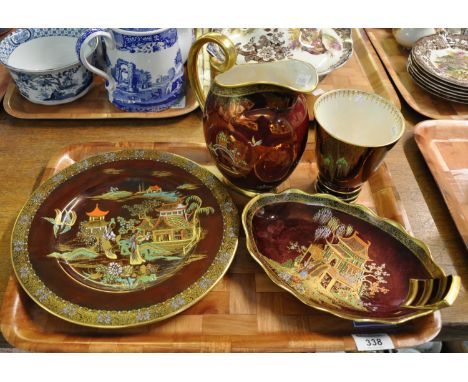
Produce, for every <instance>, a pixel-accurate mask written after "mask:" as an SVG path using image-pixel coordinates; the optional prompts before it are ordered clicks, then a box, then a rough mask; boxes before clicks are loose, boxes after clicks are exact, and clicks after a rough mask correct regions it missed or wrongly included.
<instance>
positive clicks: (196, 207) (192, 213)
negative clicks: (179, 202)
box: [184, 195, 214, 226]
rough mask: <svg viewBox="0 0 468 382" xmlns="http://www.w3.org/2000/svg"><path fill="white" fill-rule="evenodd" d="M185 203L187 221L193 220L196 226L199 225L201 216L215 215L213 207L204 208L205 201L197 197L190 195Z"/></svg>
mask: <svg viewBox="0 0 468 382" xmlns="http://www.w3.org/2000/svg"><path fill="white" fill-rule="evenodd" d="M184 203H185V204H186V205H187V209H186V212H187V219H188V220H191V221H192V222H193V224H194V225H197V226H198V225H199V224H200V221H199V215H200V214H201V215H209V214H212V213H214V208H213V207H202V204H203V201H202V199H201V198H200V197H199V196H197V195H190V196H188V197H186V198H185V200H184Z"/></svg>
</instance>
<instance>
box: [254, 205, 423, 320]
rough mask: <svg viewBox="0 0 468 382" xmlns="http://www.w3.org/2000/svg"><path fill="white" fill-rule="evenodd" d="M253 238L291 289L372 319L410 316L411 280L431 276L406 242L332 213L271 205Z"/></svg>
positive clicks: (258, 216)
mask: <svg viewBox="0 0 468 382" xmlns="http://www.w3.org/2000/svg"><path fill="white" fill-rule="evenodd" d="M252 234H253V238H254V241H255V245H256V246H257V248H258V251H259V252H260V254H261V255H262V256H261V259H260V260H262V262H263V263H264V265H266V266H267V268H269V269H270V270H271V271H273V272H274V273H275V274H276V275H277V276H278V277H279V278H280V279H282V282H284V283H285V284H286V285H288V286H289V287H292V288H293V289H295V290H296V292H297V291H301V290H305V292H302V295H303V297H305V298H306V299H309V300H311V301H320V303H321V305H323V306H327V305H328V306H334V307H337V306H339V307H340V308H341V309H342V311H345V312H349V313H353V314H356V313H358V314H359V315H361V316H362V317H368V318H370V319H371V318H373V317H374V318H375V317H389V316H391V317H399V316H402V315H405V314H407V313H408V309H406V308H401V307H400V305H401V303H402V302H403V301H404V299H405V297H406V295H407V293H408V287H409V280H410V279H411V278H427V277H429V273H428V271H427V270H426V269H425V267H424V265H423V264H422V263H421V262H420V261H419V260H418V259H417V257H416V256H414V255H413V254H411V253H410V252H409V251H410V250H409V249H408V248H407V247H405V245H403V244H402V243H401V242H400V241H398V240H396V239H395V238H393V237H392V236H391V235H390V234H388V233H387V232H385V231H383V230H381V229H379V228H377V227H375V226H373V225H372V224H371V223H369V222H366V221H364V220H361V219H358V218H355V217H353V216H350V215H348V214H345V213H343V212H340V211H336V210H334V209H331V208H324V207H321V206H313V205H307V204H302V203H296V202H282V203H274V204H271V205H267V206H265V207H263V208H260V209H259V210H258V211H257V212H256V213H255V215H254V217H253V219H252ZM339 282H341V284H340V283H339ZM332 283H335V286H334V285H332ZM345 284H346V285H345ZM338 285H339V286H340V287H339V288H337V286H338ZM335 292H336V293H335ZM338 292H340V293H342V294H343V296H345V297H346V299H345V298H342V297H343V296H340V295H339V293H338Z"/></svg>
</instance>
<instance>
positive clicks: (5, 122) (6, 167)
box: [0, 100, 468, 347]
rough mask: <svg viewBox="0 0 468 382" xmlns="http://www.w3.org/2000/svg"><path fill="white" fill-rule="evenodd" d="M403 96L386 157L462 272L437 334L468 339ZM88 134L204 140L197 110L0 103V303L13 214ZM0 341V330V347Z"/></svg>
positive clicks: (423, 222)
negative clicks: (169, 112) (119, 112)
mask: <svg viewBox="0 0 468 382" xmlns="http://www.w3.org/2000/svg"><path fill="white" fill-rule="evenodd" d="M401 101H402V111H403V114H404V116H405V118H406V120H407V130H406V132H405V135H404V136H403V138H402V139H401V141H400V142H399V143H398V144H397V145H396V146H395V148H394V149H393V150H392V151H391V152H390V154H389V155H388V157H387V160H386V162H387V165H388V167H389V170H390V172H391V174H392V177H393V181H394V183H395V186H396V189H397V190H398V192H399V194H400V197H401V199H402V201H403V204H404V207H405V209H406V211H407V213H408V217H409V220H410V224H411V227H412V230H413V233H414V235H415V236H416V237H418V238H420V239H422V240H423V241H425V242H426V243H427V244H428V245H429V247H430V248H431V250H432V253H433V255H434V257H435V259H436V261H437V263H438V264H440V265H441V266H442V268H443V269H444V270H445V271H446V272H447V273H456V274H458V275H460V276H461V277H462V288H461V291H460V295H459V297H458V299H457V301H456V303H455V304H454V306H452V307H450V308H447V309H444V310H443V311H442V320H443V328H442V331H441V333H440V334H439V336H438V337H437V339H438V340H445V341H449V340H468V294H467V293H466V290H467V287H468V253H466V250H465V247H464V244H463V242H462V240H461V238H460V236H459V234H458V232H457V229H456V227H455V225H454V223H453V220H452V218H451V216H450V214H449V211H448V209H447V207H446V205H445V203H444V201H443V198H442V195H441V194H440V192H439V190H438V187H437V184H436V183H435V181H434V180H433V178H432V176H431V173H430V171H429V169H428V167H427V165H426V163H425V162H424V159H423V157H422V155H421V154H420V152H419V150H418V148H417V146H416V143H415V141H414V138H413V127H414V125H415V124H416V123H418V122H419V121H421V120H423V119H424V118H423V117H422V116H420V115H418V114H417V113H416V112H414V111H412V110H411V109H410V108H409V107H408V105H407V104H406V103H405V102H404V101H403V100H401ZM90 141H95V142H98V141H101V142H102V141H110V142H119V141H140V142H141V141H161V142H163V141H165V142H171V141H174V142H204V139H203V131H202V123H201V112H200V110H199V109H197V110H196V111H194V112H192V113H190V114H188V115H186V116H183V117H177V118H173V119H165V120H87V121H79V120H68V121H65V120H63V121H61V120H55V121H52V120H42V121H35V120H20V119H15V118H13V117H10V116H9V115H8V114H6V113H5V111H4V110H3V109H2V110H0V169H1V170H0V171H1V172H0V174H1V177H0V181H1V183H0V211H1V213H0V303H1V302H2V301H3V295H4V291H5V287H6V284H7V281H8V277H9V274H10V273H11V271H12V269H11V265H10V250H9V243H10V235H11V231H12V228H13V224H14V221H15V218H16V215H17V214H18V212H19V210H20V209H21V207H22V205H23V204H24V203H25V202H26V200H27V199H28V196H29V194H30V193H31V191H32V190H33V189H34V187H35V186H37V182H38V179H40V175H41V173H42V171H43V169H44V166H45V165H46V163H47V161H48V160H49V158H50V157H51V156H52V155H53V154H55V153H56V152H57V151H58V150H60V149H61V148H62V147H64V146H66V145H69V144H71V143H80V142H90ZM2 342H4V339H3V338H2V337H0V347H1V345H4V343H2Z"/></svg>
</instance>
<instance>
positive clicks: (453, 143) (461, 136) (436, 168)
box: [414, 121, 468, 249]
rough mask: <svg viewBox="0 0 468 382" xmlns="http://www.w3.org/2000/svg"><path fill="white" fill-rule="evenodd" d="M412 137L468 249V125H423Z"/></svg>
mask: <svg viewBox="0 0 468 382" xmlns="http://www.w3.org/2000/svg"><path fill="white" fill-rule="evenodd" d="M414 137H415V139H416V143H417V144H418V146H419V149H420V150H421V152H422V154H423V156H424V159H425V160H426V163H427V165H428V166H429V169H430V170H431V172H432V175H433V176H434V178H435V180H436V182H437V185H438V186H439V188H440V191H441V193H442V195H443V197H444V199H445V203H447V206H448V208H449V211H450V213H451V215H452V218H453V220H454V221H455V225H456V226H457V228H458V231H459V232H460V235H461V237H462V239H463V241H464V242H465V246H466V248H467V249H468V155H467V152H468V121H424V122H421V123H419V124H417V125H416V127H415V128H414Z"/></svg>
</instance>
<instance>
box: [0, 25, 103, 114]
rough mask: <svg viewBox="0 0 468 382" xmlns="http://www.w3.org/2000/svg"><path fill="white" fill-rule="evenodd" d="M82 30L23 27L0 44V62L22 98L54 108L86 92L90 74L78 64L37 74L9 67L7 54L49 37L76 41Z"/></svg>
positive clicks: (89, 83) (90, 79) (90, 78)
mask: <svg viewBox="0 0 468 382" xmlns="http://www.w3.org/2000/svg"><path fill="white" fill-rule="evenodd" d="M83 30H84V29H83V28H22V29H17V30H16V31H14V32H13V33H11V34H10V35H8V36H7V37H6V38H5V39H3V40H2V41H1V42H0V62H1V63H2V64H3V65H5V66H7V68H8V69H9V70H10V74H11V76H12V78H13V80H14V81H15V83H16V86H17V87H18V90H19V92H20V93H21V95H22V96H23V97H25V98H26V99H28V100H29V101H31V102H34V103H39V104H45V105H56V104H62V103H66V102H71V101H73V100H75V99H77V98H79V97H81V96H82V95H84V94H85V93H86V92H87V91H88V90H89V88H90V86H91V83H92V81H93V75H92V73H91V72H90V71H88V70H87V69H86V68H85V67H84V66H83V65H82V64H81V63H80V62H76V63H72V64H70V65H68V66H67V67H65V68H59V69H51V70H44V71H37V72H35V71H34V72H32V71H26V70H21V69H17V68H13V67H10V66H8V59H9V57H10V55H11V54H12V53H13V51H14V50H15V49H16V48H17V47H18V46H20V45H21V44H24V43H26V42H28V41H31V40H34V39H38V38H44V37H52V36H63V37H76V38H78V37H79V36H80V35H81V34H82V32H83ZM95 58H96V57H95V53H93V55H92V56H91V57H90V59H92V60H93V61H94V60H95Z"/></svg>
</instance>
